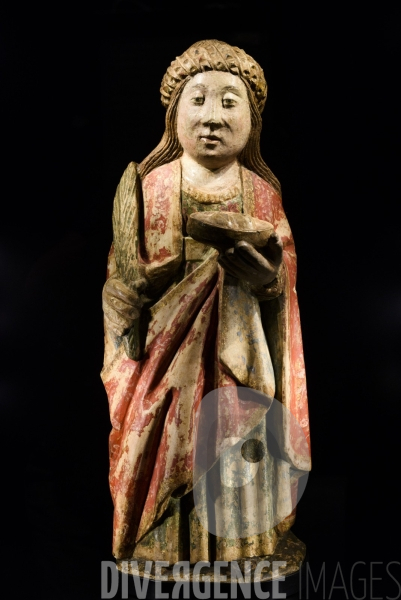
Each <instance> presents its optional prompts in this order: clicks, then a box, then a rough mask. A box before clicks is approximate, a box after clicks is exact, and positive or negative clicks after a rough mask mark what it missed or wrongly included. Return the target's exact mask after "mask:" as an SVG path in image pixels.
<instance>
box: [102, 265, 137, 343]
mask: <svg viewBox="0 0 401 600" xmlns="http://www.w3.org/2000/svg"><path fill="white" fill-rule="evenodd" d="M143 283H144V280H142V279H139V280H138V281H137V282H136V284H134V286H133V287H134V288H135V289H130V288H129V287H128V286H126V285H125V283H123V282H122V281H121V279H118V278H116V277H115V276H113V277H110V278H109V279H108V280H107V281H106V283H105V285H104V287H103V292H102V306H103V312H104V314H105V316H106V318H107V319H108V321H109V325H110V327H111V329H112V330H113V331H114V333H115V334H116V335H124V334H125V333H127V331H128V330H129V329H130V328H131V327H132V325H133V323H134V321H135V319H137V318H138V317H139V315H140V312H141V308H142V304H143V301H142V300H141V298H140V296H139V292H140V290H141V288H142V287H143Z"/></svg>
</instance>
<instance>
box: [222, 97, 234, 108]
mask: <svg viewBox="0 0 401 600" xmlns="http://www.w3.org/2000/svg"><path fill="white" fill-rule="evenodd" d="M236 104H237V102H236V100H234V98H223V107H224V108H232V107H233V106H235V105H236Z"/></svg>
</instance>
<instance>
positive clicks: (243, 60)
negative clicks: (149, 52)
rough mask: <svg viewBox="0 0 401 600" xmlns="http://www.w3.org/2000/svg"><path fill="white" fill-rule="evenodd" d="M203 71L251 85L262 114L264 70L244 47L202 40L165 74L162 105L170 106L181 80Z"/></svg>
mask: <svg viewBox="0 0 401 600" xmlns="http://www.w3.org/2000/svg"><path fill="white" fill-rule="evenodd" d="M204 71H226V72H228V73H232V74H233V75H238V76H239V77H242V79H244V80H245V81H247V82H248V84H249V87H250V88H251V90H252V92H253V94H254V97H255V101H256V105H257V107H258V109H259V112H260V113H261V112H262V110H263V108H264V105H265V102H266V96H267V84H266V80H265V77H264V74H263V69H262V68H261V67H260V65H259V64H258V63H257V62H256V60H254V59H253V58H252V57H251V56H249V55H248V54H246V53H245V52H244V51H243V50H241V48H237V47H236V46H229V45H228V44H226V43H225V42H219V41H218V40H203V41H201V42H196V43H195V44H193V45H192V46H191V47H190V48H188V50H187V51H186V52H184V54H181V56H178V57H177V58H176V59H175V60H173V62H172V63H171V65H170V66H169V68H168V69H167V71H166V74H165V75H164V77H163V80H162V84H161V87H160V93H161V101H162V104H163V106H165V107H166V108H167V107H168V105H169V103H170V99H171V95H172V93H173V91H174V89H175V88H176V86H177V85H178V83H180V82H181V81H183V80H184V79H186V78H187V77H188V76H190V77H193V76H194V75H196V74H197V73H202V72H204Z"/></svg>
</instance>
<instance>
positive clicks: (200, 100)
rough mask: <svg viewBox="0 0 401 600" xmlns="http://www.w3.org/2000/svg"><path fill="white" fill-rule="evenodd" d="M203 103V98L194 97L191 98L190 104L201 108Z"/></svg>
mask: <svg viewBox="0 0 401 600" xmlns="http://www.w3.org/2000/svg"><path fill="white" fill-rule="evenodd" d="M204 102H205V98H204V97H203V96H195V97H194V98H192V103H193V104H196V105H197V106H201V105H202V104H203V103H204Z"/></svg>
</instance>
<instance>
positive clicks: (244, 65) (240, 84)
mask: <svg viewBox="0 0 401 600" xmlns="http://www.w3.org/2000/svg"><path fill="white" fill-rule="evenodd" d="M202 87H203V88H204V90H202ZM205 91H207V94H205ZM160 92H161V101H162V104H163V106H165V107H166V109H167V114H166V129H165V132H164V135H163V137H162V140H161V142H160V143H159V145H158V146H157V147H156V148H155V149H154V150H153V151H152V152H151V153H150V154H149V156H147V157H146V158H145V160H144V161H143V162H142V163H141V165H140V173H141V176H142V177H145V176H146V175H147V174H148V173H149V172H150V171H152V170H153V169H155V168H156V167H158V166H161V165H162V164H165V163H167V162H170V161H172V160H175V159H177V158H179V157H180V156H181V155H182V153H183V146H184V147H185V151H188V152H191V151H194V152H195V156H194V157H195V159H196V160H198V159H199V162H201V161H202V159H204V164H205V166H208V164H210V168H214V167H216V166H219V164H218V161H217V162H216V160H214V161H213V160H211V159H212V158H213V156H215V157H217V155H218V154H220V155H221V154H222V150H223V146H221V145H220V147H219V141H218V140H215V143H213V139H212V138H213V131H214V136H215V137H219V136H218V135H217V133H216V130H217V129H221V132H220V133H224V131H227V129H225V128H224V127H223V125H222V123H223V120H222V115H221V113H219V114H217V113H218V109H222V111H223V113H224V117H225V118H228V115H230V118H231V120H232V124H233V126H234V130H232V136H231V139H230V140H228V143H227V144H225V145H224V146H225V148H226V149H227V148H228V147H229V148H230V151H231V153H232V154H233V155H234V154H235V156H236V157H237V158H238V161H239V162H240V163H241V164H243V165H244V166H245V167H247V168H249V169H250V170H252V171H254V172H256V173H257V174H258V175H259V176H261V177H262V178H263V179H265V180H266V181H268V182H269V183H271V184H272V185H273V187H274V188H275V189H276V190H277V191H280V184H279V182H278V181H277V179H276V178H275V176H274V175H273V173H272V172H271V171H270V169H269V168H268V167H267V165H266V164H265V162H264V161H263V159H262V157H261V155H260V133H261V129H262V119H261V113H262V111H263V108H264V105H265V102H266V96H267V84H266V80H265V78H264V74H263V70H262V68H261V67H260V66H259V64H258V63H257V62H256V61H255V60H254V59H253V58H252V57H251V56H249V55H248V54H246V53H245V52H244V51H243V50H241V49H240V48H237V47H234V46H230V45H229V44H226V43H224V42H220V41H218V40H203V41H200V42H196V43H195V44H193V45H192V46H191V47H190V48H189V49H188V50H187V51H186V52H184V54H182V55H181V56H179V57H177V58H176V60H175V61H173V62H172V63H171V65H170V66H169V67H168V69H167V72H166V73H165V75H164V77H163V80H162V84H161V88H160ZM217 97H218V100H219V102H216V101H215V102H214V103H213V98H214V100H216V98H217ZM229 105H231V106H230V107H229ZM216 111H217V112H216ZM195 113H196V114H195ZM196 115H197V117H196ZM195 117H196V118H198V117H199V122H198V125H197V127H198V129H196V131H195V128H196V124H195V121H196V118H195ZM202 123H203V125H202ZM206 126H207V127H206ZM191 127H192V128H193V131H192V133H193V135H191V131H190V130H191ZM202 127H203V128H204V130H205V133H208V134H209V139H208V140H207V144H206V145H205V147H203V148H200V147H199V144H198V147H197V148H195V147H194V144H193V143H192V142H194V139H195V137H197V138H198V140H199V139H200V136H201V135H202V133H201V134H200V135H199V132H200V129H201V128H202ZM206 129H207V131H206ZM231 129H232V128H231ZM191 137H192V138H193V139H192V142H191ZM186 144H187V146H186ZM188 144H189V145H188ZM201 145H202V144H201ZM196 152H197V154H196ZM208 157H209V158H210V160H209V158H208ZM226 158H227V157H224V156H222V157H221V159H222V160H223V163H222V164H224V160H225V159H226ZM208 160H209V162H208Z"/></svg>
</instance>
